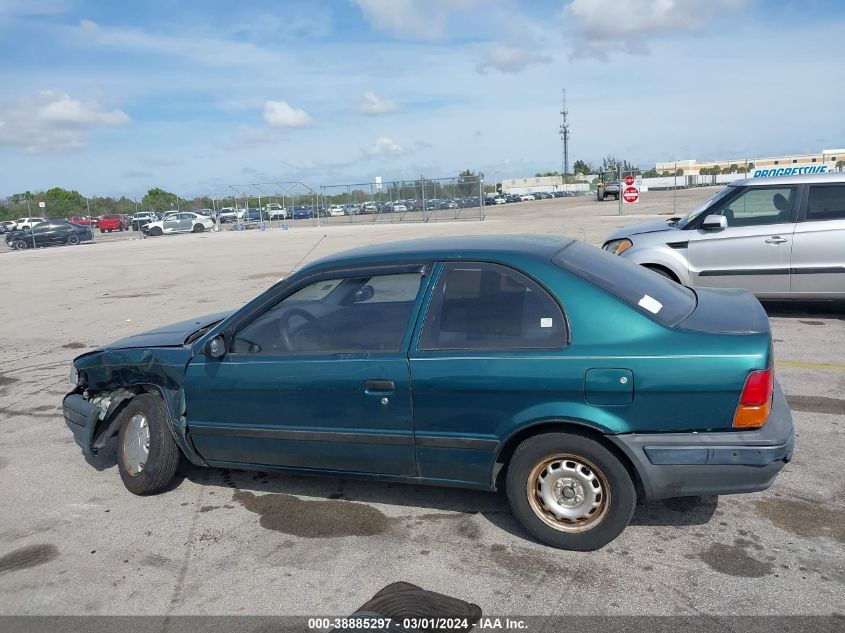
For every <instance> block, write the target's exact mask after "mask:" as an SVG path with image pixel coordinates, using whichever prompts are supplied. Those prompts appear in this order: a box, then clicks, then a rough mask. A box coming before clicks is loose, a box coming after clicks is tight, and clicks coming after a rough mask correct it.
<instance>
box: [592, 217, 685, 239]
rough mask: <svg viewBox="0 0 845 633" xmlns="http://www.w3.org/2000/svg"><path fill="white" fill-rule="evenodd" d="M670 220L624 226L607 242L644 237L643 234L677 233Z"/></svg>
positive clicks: (611, 235)
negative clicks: (636, 236)
mask: <svg viewBox="0 0 845 633" xmlns="http://www.w3.org/2000/svg"><path fill="white" fill-rule="evenodd" d="M669 221H670V220H669V219H668V218H667V219H665V220H657V221H656V220H649V221H648V222H640V223H639V224H632V225H630V226H623V227H622V228H621V229H619V230H618V231H615V232H613V233H611V234H610V236H609V237H608V238H607V240H605V241H606V242H609V241H610V240H620V239H622V238H623V237H631V236H632V235H642V234H643V233H659V232H660V231H677V230H678V229H677V228H676V227H675V226H672V225H670V224H669Z"/></svg>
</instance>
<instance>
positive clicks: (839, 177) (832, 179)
mask: <svg viewBox="0 0 845 633" xmlns="http://www.w3.org/2000/svg"><path fill="white" fill-rule="evenodd" d="M784 169H789V166H787V167H784ZM838 182H845V172H841V171H829V172H825V173H823V174H801V175H798V176H772V177H765V176H764V177H762V178H742V179H740V180H734V181H732V182H730V183H728V184H729V185H730V186H731V187H765V186H767V185H802V184H804V183H809V184H824V183H838Z"/></svg>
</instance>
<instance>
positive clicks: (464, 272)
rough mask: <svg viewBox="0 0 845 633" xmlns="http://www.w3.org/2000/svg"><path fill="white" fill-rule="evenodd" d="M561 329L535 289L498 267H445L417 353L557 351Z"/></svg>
mask: <svg viewBox="0 0 845 633" xmlns="http://www.w3.org/2000/svg"><path fill="white" fill-rule="evenodd" d="M565 344H566V324H565V322H564V316H563V312H562V311H561V308H560V306H559V305H558V304H557V302H556V301H555V300H554V299H552V297H551V296H549V294H548V293H547V292H546V291H545V290H544V289H543V288H541V287H540V286H539V285H538V284H536V283H535V282H534V281H532V280H531V279H529V278H528V277H527V276H525V275H523V274H522V273H519V272H517V271H515V270H512V269H510V268H507V267H505V266H500V265H498V264H485V263H479V264H471V263H452V264H447V265H446V266H445V268H444V270H443V272H442V273H441V275H440V278H439V279H438V281H437V286H436V287H435V289H434V293H433V294H432V297H431V303H430V307H429V309H428V313H427V315H426V320H425V324H424V325H423V330H422V334H421V336H420V342H419V349H421V350H428V351H433V350H508V349H559V348H561V347H563V346H564V345H565Z"/></svg>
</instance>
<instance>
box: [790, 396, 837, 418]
mask: <svg viewBox="0 0 845 633" xmlns="http://www.w3.org/2000/svg"><path fill="white" fill-rule="evenodd" d="M786 400H787V402H789V408H790V409H792V410H794V411H806V412H807V413H829V414H831V415H845V400H843V399H841V398H825V397H823V396H788V397H787V398H786Z"/></svg>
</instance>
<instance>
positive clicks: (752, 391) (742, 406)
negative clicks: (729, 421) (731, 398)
mask: <svg viewBox="0 0 845 633" xmlns="http://www.w3.org/2000/svg"><path fill="white" fill-rule="evenodd" d="M774 390H775V370H774V368H773V367H769V368H768V369H763V370H759V371H752V372H751V373H750V374H748V378H746V379H745V386H744V387H743V388H742V395H741V396H740V397H739V406H737V408H736V414H735V415H734V424H733V425H734V428H735V429H758V428H760V427H761V426H763V425H764V424H765V423H766V420H767V419H768V417H769V412H770V411H771V410H772V394H773V393H774Z"/></svg>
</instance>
